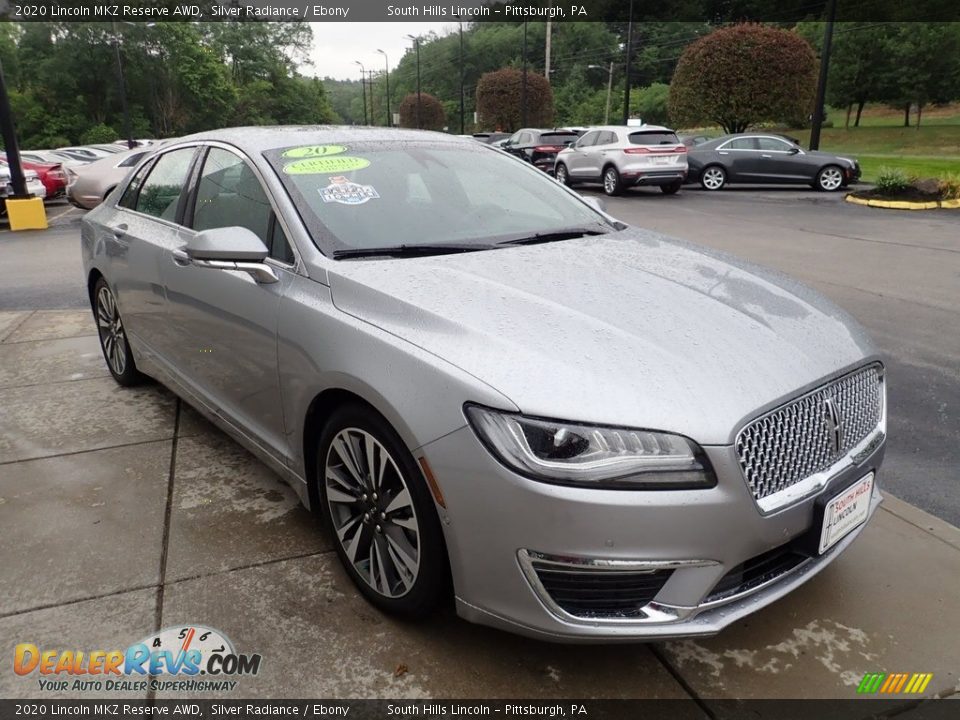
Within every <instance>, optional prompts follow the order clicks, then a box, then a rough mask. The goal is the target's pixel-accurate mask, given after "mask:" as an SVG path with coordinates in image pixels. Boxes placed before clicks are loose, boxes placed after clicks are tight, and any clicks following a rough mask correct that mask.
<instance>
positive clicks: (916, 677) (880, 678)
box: [857, 673, 933, 695]
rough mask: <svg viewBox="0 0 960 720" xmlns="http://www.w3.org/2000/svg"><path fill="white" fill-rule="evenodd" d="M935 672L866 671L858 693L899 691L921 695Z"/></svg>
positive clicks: (858, 687) (894, 693)
mask: <svg viewBox="0 0 960 720" xmlns="http://www.w3.org/2000/svg"><path fill="white" fill-rule="evenodd" d="M932 679H933V673H866V674H865V675H864V676H863V679H862V680H860V685H858V686H857V693H858V694H861V695H869V694H873V693H885V694H887V695H896V694H898V693H903V694H912V695H919V694H920V693H922V692H924V691H925V690H926V689H927V685H929V684H930V681H931V680H932Z"/></svg>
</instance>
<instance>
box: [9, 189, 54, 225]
mask: <svg viewBox="0 0 960 720" xmlns="http://www.w3.org/2000/svg"><path fill="white" fill-rule="evenodd" d="M6 202H7V217H8V218H9V219H10V229H11V230H46V229H47V213H46V210H44V208H43V200H42V199H41V198H37V197H35V198H27V199H25V200H7V201H6Z"/></svg>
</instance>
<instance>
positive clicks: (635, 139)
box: [630, 130, 680, 145]
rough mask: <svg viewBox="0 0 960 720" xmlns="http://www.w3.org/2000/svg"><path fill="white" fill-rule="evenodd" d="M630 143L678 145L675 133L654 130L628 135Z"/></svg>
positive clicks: (678, 141)
mask: <svg viewBox="0 0 960 720" xmlns="http://www.w3.org/2000/svg"><path fill="white" fill-rule="evenodd" d="M630 142H631V143H633V144H634V145H678V144H679V143H680V140H678V139H677V135H676V133H672V132H664V131H661V130H654V131H649V132H632V133H630Z"/></svg>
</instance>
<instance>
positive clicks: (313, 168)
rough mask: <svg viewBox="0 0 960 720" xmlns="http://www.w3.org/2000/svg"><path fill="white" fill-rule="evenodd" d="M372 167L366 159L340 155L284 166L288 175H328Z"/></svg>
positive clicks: (308, 159)
mask: <svg viewBox="0 0 960 720" xmlns="http://www.w3.org/2000/svg"><path fill="white" fill-rule="evenodd" d="M369 166H370V161H369V160H367V159H366V158H358V157H349V156H346V155H338V156H334V157H311V158H303V159H302V160H294V161H293V162H291V163H287V164H286V165H284V166H283V172H284V174H286V175H327V174H332V173H342V172H351V171H353V170H363V168H365V167H369Z"/></svg>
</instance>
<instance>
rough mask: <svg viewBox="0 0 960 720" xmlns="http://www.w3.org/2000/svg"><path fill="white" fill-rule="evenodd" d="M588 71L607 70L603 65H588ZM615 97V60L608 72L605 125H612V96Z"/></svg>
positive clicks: (611, 62) (604, 114)
mask: <svg viewBox="0 0 960 720" xmlns="http://www.w3.org/2000/svg"><path fill="white" fill-rule="evenodd" d="M587 69H588V70H606V69H607V68H605V67H604V66H603V65H587ZM611 95H613V60H611V61H610V69H609V70H608V71H607V109H606V110H605V111H604V113H603V124H604V125H609V124H610V96H611Z"/></svg>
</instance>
